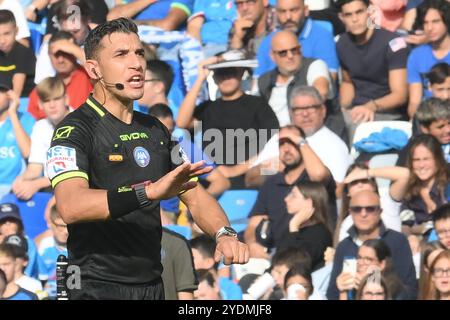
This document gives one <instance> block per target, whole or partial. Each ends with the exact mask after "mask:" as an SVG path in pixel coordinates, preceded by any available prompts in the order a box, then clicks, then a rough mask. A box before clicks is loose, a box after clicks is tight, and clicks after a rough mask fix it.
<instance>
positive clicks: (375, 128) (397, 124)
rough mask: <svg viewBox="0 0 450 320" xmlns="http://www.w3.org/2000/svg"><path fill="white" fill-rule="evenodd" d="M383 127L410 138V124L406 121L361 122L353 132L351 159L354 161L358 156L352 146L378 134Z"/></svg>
mask: <svg viewBox="0 0 450 320" xmlns="http://www.w3.org/2000/svg"><path fill="white" fill-rule="evenodd" d="M384 127H388V128H391V129H399V130H402V131H404V132H405V133H406V135H407V136H408V138H410V137H411V134H412V124H411V122H408V121H371V122H363V123H361V124H360V125H359V126H358V127H357V128H356V130H355V135H354V136H353V141H352V150H351V151H350V154H351V155H352V157H353V159H356V158H357V156H358V152H357V151H356V149H355V147H353V145H354V144H355V142H358V141H360V140H361V139H363V138H366V137H368V136H370V134H371V133H373V132H380V131H381V130H383V128H384Z"/></svg>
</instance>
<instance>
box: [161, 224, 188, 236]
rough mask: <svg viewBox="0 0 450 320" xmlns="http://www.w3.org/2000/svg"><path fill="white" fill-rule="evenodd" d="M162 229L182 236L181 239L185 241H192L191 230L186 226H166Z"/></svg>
mask: <svg viewBox="0 0 450 320" xmlns="http://www.w3.org/2000/svg"><path fill="white" fill-rule="evenodd" d="M163 227H164V228H166V229H169V230H171V231H173V232H176V233H178V234H180V235H182V236H183V237H185V238H186V240H191V239H192V230H191V228H189V227H188V226H180V225H178V224H167V225H165V226H163Z"/></svg>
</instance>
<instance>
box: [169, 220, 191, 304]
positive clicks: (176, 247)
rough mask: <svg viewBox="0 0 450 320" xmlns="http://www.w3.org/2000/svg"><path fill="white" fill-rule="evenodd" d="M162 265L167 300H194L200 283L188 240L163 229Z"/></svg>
mask: <svg viewBox="0 0 450 320" xmlns="http://www.w3.org/2000/svg"><path fill="white" fill-rule="evenodd" d="M161 264H162V266H163V273H162V275H161V278H162V280H163V283H164V297H165V300H193V299H194V294H193V292H194V290H196V289H197V288H198V281H197V278H196V274H195V270H194V261H193V258H192V253H191V250H190V246H189V243H188V242H187V240H186V239H185V238H184V237H183V236H181V235H179V234H178V233H175V232H172V231H170V230H169V229H166V228H163V229H162V238H161Z"/></svg>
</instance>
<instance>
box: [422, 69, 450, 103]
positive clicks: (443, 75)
mask: <svg viewBox="0 0 450 320" xmlns="http://www.w3.org/2000/svg"><path fill="white" fill-rule="evenodd" d="M427 78H428V81H429V82H430V84H429V90H430V91H431V94H432V95H433V97H436V98H438V99H441V100H444V101H448V100H450V64H448V63H446V62H442V63H437V64H435V65H434V66H433V68H431V70H430V72H428V74H427Z"/></svg>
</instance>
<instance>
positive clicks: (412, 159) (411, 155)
mask: <svg viewBox="0 0 450 320" xmlns="http://www.w3.org/2000/svg"><path fill="white" fill-rule="evenodd" d="M406 165H407V168H402V167H380V168H369V169H367V170H361V169H359V170H354V171H353V172H352V173H351V174H350V175H349V176H348V177H347V178H346V181H348V182H350V181H354V180H360V179H365V178H368V177H374V178H383V179H389V180H392V184H391V186H390V188H389V194H390V196H391V197H392V199H394V200H395V201H398V202H402V204H401V207H400V216H401V219H402V224H403V227H402V231H403V232H404V233H405V234H407V235H409V234H411V233H412V234H417V235H425V236H428V234H429V232H430V230H431V229H432V228H433V224H432V221H431V218H432V215H431V213H432V212H433V211H434V210H435V209H436V208H438V207H439V206H441V205H442V204H444V203H446V202H447V199H446V197H445V193H446V188H447V186H448V183H449V182H448V181H449V178H448V170H447V162H446V161H445V159H444V156H443V153H442V149H441V145H440V144H439V142H438V140H437V139H436V138H434V137H433V136H430V135H419V136H417V137H415V138H413V139H412V140H411V141H410V143H409V145H408V155H407V164H406Z"/></svg>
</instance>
